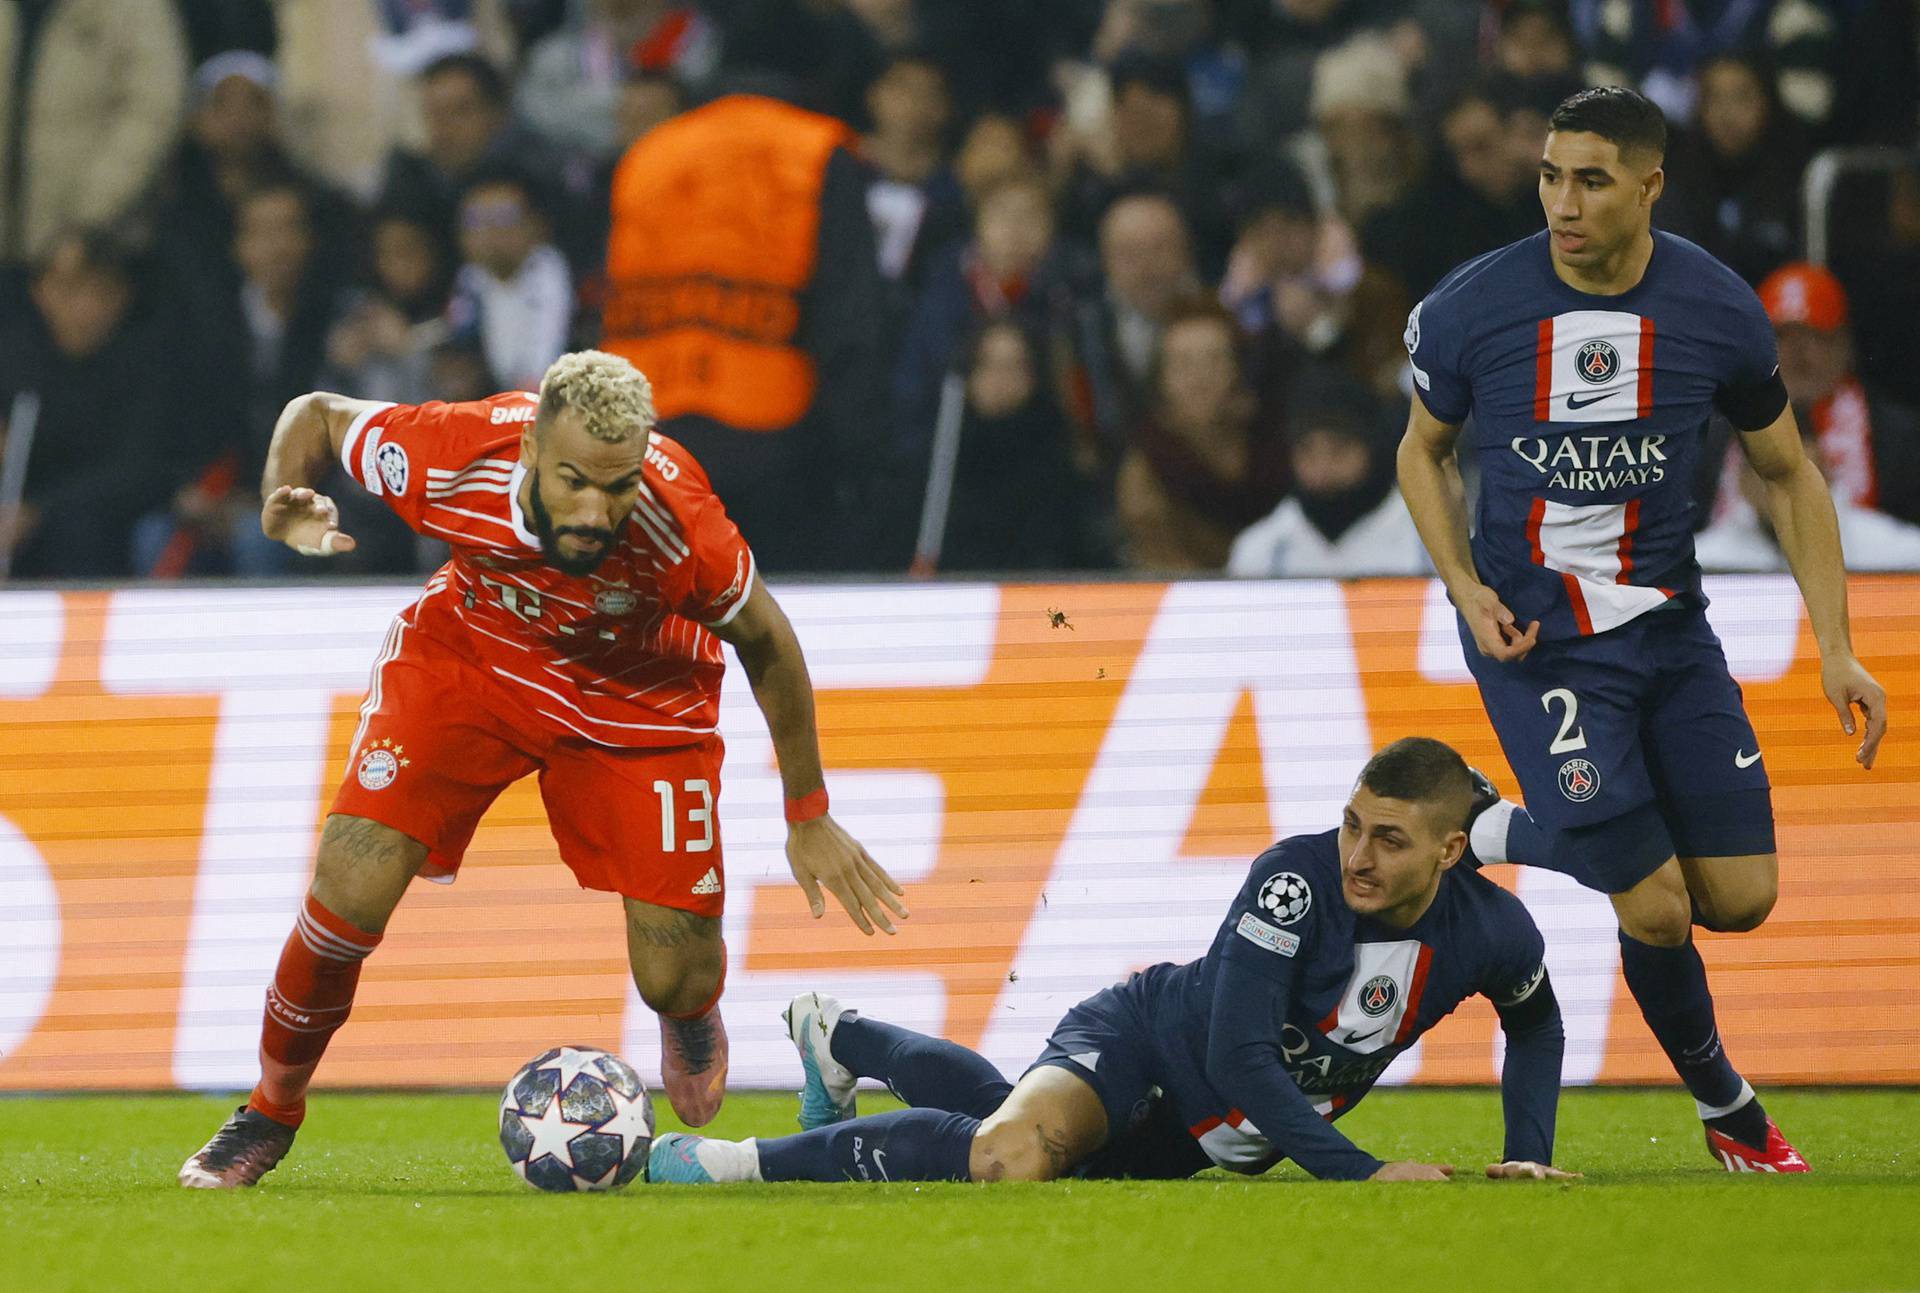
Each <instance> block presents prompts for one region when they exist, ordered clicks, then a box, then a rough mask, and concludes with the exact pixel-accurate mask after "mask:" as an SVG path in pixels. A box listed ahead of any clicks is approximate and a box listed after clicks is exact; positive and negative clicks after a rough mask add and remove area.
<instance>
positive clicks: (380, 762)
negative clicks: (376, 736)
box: [354, 740, 413, 790]
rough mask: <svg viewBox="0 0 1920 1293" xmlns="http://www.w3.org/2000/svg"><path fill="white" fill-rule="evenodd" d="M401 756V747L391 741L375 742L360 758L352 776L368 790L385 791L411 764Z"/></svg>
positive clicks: (402, 752)
mask: <svg viewBox="0 0 1920 1293" xmlns="http://www.w3.org/2000/svg"><path fill="white" fill-rule="evenodd" d="M403 754H404V751H403V750H402V749H401V747H400V746H398V745H395V744H394V743H393V742H391V741H385V740H382V741H375V742H374V743H373V744H372V745H369V746H368V747H367V749H366V752H365V753H363V754H362V755H361V756H360V762H359V764H358V765H357V766H356V767H355V769H354V775H355V776H356V777H358V778H359V780H360V784H361V785H362V786H364V787H366V788H367V789H368V790H385V789H386V788H387V787H388V786H390V785H392V784H393V779H394V778H395V777H397V776H399V775H400V769H402V768H404V767H406V766H407V764H409V763H411V762H413V760H411V759H408V758H405V757H403Z"/></svg>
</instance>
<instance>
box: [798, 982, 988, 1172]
mask: <svg viewBox="0 0 1920 1293" xmlns="http://www.w3.org/2000/svg"><path fill="white" fill-rule="evenodd" d="M833 1058H835V1059H837V1060H839V1061H840V1062H841V1063H842V1064H844V1065H846V1066H847V1067H848V1068H850V1069H852V1070H853V1071H854V1072H855V1073H856V1074H858V1075H859V1076H861V1077H869V1078H878V1079H879V1080H880V1081H882V1082H885V1083H886V1084H887V1086H888V1087H890V1088H891V1089H892V1091H893V1093H894V1094H895V1095H897V1096H899V1097H900V1098H901V1099H902V1100H904V1101H905V1102H906V1103H908V1104H910V1105H912V1106H913V1107H914V1108H916V1109H944V1110H946V1111H947V1112H949V1113H963V1114H966V1115H968V1116H969V1117H972V1118H976V1119H978V1118H985V1117H987V1116H988V1115H989V1114H991V1113H992V1112H993V1111H994V1110H996V1109H998V1108H999V1107H1000V1106H1001V1104H1002V1103H1003V1102H1005V1100H1006V1098H1007V1093H1008V1092H1010V1091H1012V1090H1013V1083H1011V1082H1009V1081H1007V1079H1006V1078H1005V1077H1004V1076H1002V1075H1001V1072H1000V1070H999V1069H997V1068H995V1067H994V1066H993V1064H992V1063H990V1062H989V1061H988V1060H987V1059H986V1058H985V1057H983V1056H980V1055H977V1054H975V1053H974V1052H973V1051H970V1050H968V1049H967V1048H966V1047H964V1046H961V1045H958V1044H957V1043H954V1042H949V1041H944V1040H942V1039H941V1038H938V1037H927V1036H925V1035H923V1034H921V1033H916V1032H912V1031H910V1030H908V1029H905V1028H900V1027H896V1026H895V1025H893V1024H884V1023H881V1022H880V1021H879V1020H877V1019H863V1018H861V1017H860V1016H859V1015H857V1014H855V1013H854V1012H852V1011H848V1012H847V1013H846V1014H844V1015H842V1016H840V1022H839V1023H838V1024H836V1025H835V1026H834V1030H833ZM916 1179H921V1178H916ZM927 1179H933V1178H927Z"/></svg>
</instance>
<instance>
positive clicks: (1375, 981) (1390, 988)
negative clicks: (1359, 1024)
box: [1360, 974, 1400, 1019]
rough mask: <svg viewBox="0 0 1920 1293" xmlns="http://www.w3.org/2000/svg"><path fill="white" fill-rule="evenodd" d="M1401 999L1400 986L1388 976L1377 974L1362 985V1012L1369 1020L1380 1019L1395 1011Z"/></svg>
mask: <svg viewBox="0 0 1920 1293" xmlns="http://www.w3.org/2000/svg"><path fill="white" fill-rule="evenodd" d="M1399 999H1400V985H1399V984H1397V983H1395V982H1394V981H1393V977H1392V976H1391V975H1387V974H1376V975H1374V976H1373V977H1372V978H1371V979H1368V980H1367V981H1366V982H1365V983H1363V984H1361V985H1360V1010H1361V1012H1362V1013H1363V1014H1365V1015H1366V1016H1367V1018H1369V1019H1378V1018H1379V1017H1380V1016H1381V1015H1384V1014H1386V1013H1387V1012H1388V1011H1389V1010H1392V1009H1393V1003H1394V1002H1395V1001H1398V1000H1399Z"/></svg>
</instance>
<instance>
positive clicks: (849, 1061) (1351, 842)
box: [648, 737, 1571, 1182]
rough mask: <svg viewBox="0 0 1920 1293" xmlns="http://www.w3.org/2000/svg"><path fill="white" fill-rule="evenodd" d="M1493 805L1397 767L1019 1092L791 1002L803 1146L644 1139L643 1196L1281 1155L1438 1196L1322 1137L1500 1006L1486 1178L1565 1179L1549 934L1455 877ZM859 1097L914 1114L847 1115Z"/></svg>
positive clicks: (1074, 1023) (1380, 775)
mask: <svg viewBox="0 0 1920 1293" xmlns="http://www.w3.org/2000/svg"><path fill="white" fill-rule="evenodd" d="M1482 784H1484V783H1482ZM1493 797H1494V796H1493V794H1492V790H1491V788H1490V787H1488V788H1486V790H1485V793H1484V798H1482V799H1480V801H1479V803H1478V804H1476V788H1475V779H1474V777H1473V775H1472V774H1471V773H1470V772H1469V770H1468V768H1467V765H1466V764H1465V763H1463V762H1461V760H1460V756H1459V755H1458V754H1456V753H1454V752H1453V750H1451V749H1449V748H1448V747H1447V746H1445V745H1442V744H1441V743H1440V742H1438V741H1432V740H1427V739H1425V738H1419V737H1414V738H1409V739H1407V740H1403V741H1397V742H1395V743H1394V744H1392V745H1390V746H1388V747H1387V748H1386V749H1384V750H1382V751H1380V753H1378V754H1376V755H1375V756H1374V757H1373V758H1372V760H1370V761H1369V762H1368V764H1367V766H1366V769H1365V770H1364V771H1363V772H1362V773H1361V774H1360V780H1359V784H1358V785H1357V786H1356V787H1355V789H1354V792H1353V796H1352V798H1351V799H1350V800H1349V801H1348V804H1347V808H1346V813H1345V817H1344V820H1343V823H1342V825H1341V826H1340V828H1339V829H1338V830H1333V831H1327V832H1325V833H1323V834H1319V835H1297V836H1294V837H1293V838H1291V839H1287V840H1283V841H1281V842H1280V843H1279V844H1276V845H1275V846H1274V847H1273V848H1271V849H1269V850H1267V851H1266V852H1265V853H1263V854H1261V855H1260V857H1259V858H1258V859H1257V860H1256V861H1255V862H1254V864H1253V869H1252V871H1251V872H1250V873H1249V874H1248V876H1247V881H1246V884H1245V885H1244V886H1243V887H1242V889H1241V890H1240V894H1239V896H1238V897H1237V898H1236V899H1235V900H1234V904H1233V908H1232V910H1231V911H1229V912H1228V914H1227V919H1226V920H1225V922H1223V923H1222V925H1221V926H1220V932H1219V933H1218V934H1217V935H1216V936H1215V937H1214V940H1213V947H1212V949H1211V950H1210V951H1208V953H1207V954H1206V955H1205V956H1203V957H1202V958H1200V959H1199V960H1197V961H1192V962H1189V963H1188V964H1186V965H1170V964H1162V965H1155V966H1152V967H1150V968H1148V969H1145V970H1142V971H1140V972H1139V973H1137V974H1135V975H1133V976H1132V977H1130V978H1129V979H1127V981H1126V982H1125V983H1123V984H1121V985H1119V986H1118V987H1114V988H1108V989H1106V990H1105V991H1103V992H1099V993H1096V994H1095V995H1094V996H1092V997H1089V998H1088V999H1087V1000H1086V1001H1083V1002H1081V1003H1080V1004H1079V1005H1078V1006H1075V1007H1074V1008H1073V1009H1072V1010H1070V1011H1068V1012H1067V1014H1066V1016H1065V1017H1064V1018H1062V1019H1061V1021H1060V1023H1059V1025H1058V1026H1057V1027H1056V1028H1055V1029H1054V1031H1053V1035H1052V1036H1051V1037H1050V1038H1049V1039H1048V1041H1047V1046H1046V1049H1045V1050H1044V1051H1043V1052H1042V1053H1041V1055H1040V1058H1039V1059H1038V1060H1036V1061H1035V1062H1034V1064H1033V1066H1032V1067H1031V1068H1029V1069H1028V1070H1027V1072H1026V1075H1025V1076H1024V1077H1022V1078H1021V1079H1020V1081H1019V1082H1018V1083H1017V1084H1014V1085H1009V1084H1008V1083H1007V1081H1006V1080H1005V1079H1004V1078H1003V1077H1002V1076H1001V1075H1000V1071H999V1070H998V1069H997V1068H995V1067H994V1066H993V1065H992V1064H991V1063H989V1062H988V1061H987V1060H985V1059H984V1058H982V1057H981V1056H979V1055H976V1054H975V1053H973V1052H972V1051H970V1050H967V1049H965V1048H964V1047H961V1046H957V1045H955V1044H953V1043H952V1042H946V1041H941V1040H939V1039H937V1038H932V1037H923V1036H921V1035H919V1034H917V1033H912V1032H908V1031H907V1030H906V1029H904V1028H896V1027H893V1026H892V1025H890V1024H883V1023H880V1022H878V1021H877V1020H871V1019H863V1018H861V1017H860V1016H859V1015H857V1014H856V1013H854V1012H853V1011H851V1010H843V1009H841V1008H840V1006H839V1005H838V1003H836V1002H834V1001H833V1000H832V999H831V998H828V997H821V996H817V995H814V994H807V995H805V996H802V997H800V998H799V999H797V1000H796V1001H795V1002H794V1004H793V1006H792V1007H790V1008H789V1012H788V1027H789V1029H790V1031H791V1033H792V1035H793V1039H794V1042H795V1044H796V1045H797V1046H798V1047H799V1049H800V1061H801V1067H802V1068H803V1070H804V1071H805V1074H806V1089H805V1090H804V1091H802V1092H801V1115H800V1120H801V1125H802V1126H803V1127H808V1128H810V1130H807V1131H803V1132H801V1133H800V1134H799V1135H797V1136H785V1137H781V1138H780V1139H777V1140H744V1141H723V1140H715V1139H712V1138H707V1137H701V1136H695V1135H688V1134H683V1133H669V1134H667V1135H664V1136H661V1137H660V1138H659V1139H658V1140H656V1141H655V1142H654V1148H653V1152H652V1156H651V1158H650V1160H649V1163H648V1174H649V1179H651V1180H654V1181H667V1182H714V1181H842V1180H861V1181H879V1180H889V1181H904V1180H915V1181H928V1180H932V1181H1000V1180H1025V1181H1045V1180H1052V1179H1054V1178H1055V1177H1060V1176H1066V1175H1070V1174H1074V1173H1080V1174H1083V1175H1109V1176H1114V1175H1126V1176H1143V1177H1157V1178H1175V1177H1185V1176H1191V1175H1193V1174H1194V1173H1195V1172H1198V1171H1200V1170H1202V1169H1204V1168H1206V1167H1209V1166H1212V1165H1215V1164H1217V1165H1219V1166H1221V1167H1225V1168H1228V1169H1229V1170H1232V1171H1235V1172H1243V1173H1256V1172H1263V1171H1265V1170H1266V1169H1268V1168H1269V1167H1272V1166H1273V1165H1274V1164H1275V1163H1277V1162H1279V1161H1280V1160H1281V1159H1282V1158H1291V1159H1293V1160H1294V1161H1295V1162H1296V1163H1299V1164H1300V1165H1301V1166H1302V1167H1304V1168H1306V1169H1307V1171H1309V1172H1311V1173H1313V1174H1314V1175H1315V1176H1318V1177H1330V1178H1334V1179H1339V1180H1355V1181H1357V1180H1367V1179H1371V1180H1381V1181H1439V1180H1444V1179H1446V1178H1447V1177H1448V1176H1449V1175H1451V1174H1452V1172H1453V1169H1452V1168H1451V1167H1448V1166H1439V1165H1434V1164H1430V1163H1417V1162H1395V1163H1383V1162H1381V1161H1380V1160H1379V1159H1378V1158H1375V1157H1374V1156H1373V1155H1372V1154H1369V1153H1367V1152H1366V1151H1365V1150H1363V1149H1360V1148H1359V1147H1357V1146H1355V1145H1354V1144H1353V1142H1352V1141H1350V1140H1348V1139H1347V1138H1346V1137H1345V1136H1343V1135H1342V1134H1341V1133H1340V1132H1339V1130H1338V1129H1337V1128H1335V1127H1334V1126H1333V1125H1332V1120H1333V1119H1336V1118H1338V1117H1340V1115H1342V1114H1344V1113H1346V1112H1347V1111H1348V1110H1350V1109H1352V1108H1353V1106H1354V1105H1355V1104H1357V1103H1358V1102H1359V1100H1360V1098H1361V1097H1362V1096H1364V1095H1365V1094H1366V1093H1367V1091H1368V1090H1369V1089H1370V1088H1371V1087H1372V1086H1373V1084H1374V1082H1375V1081H1376V1080H1377V1079H1378V1078H1379V1076H1380V1074H1381V1072H1382V1070H1384V1069H1385V1068H1386V1067H1387V1065H1388V1064H1389V1063H1391V1062H1392V1060H1393V1057H1394V1056H1396V1055H1398V1054H1400V1052H1402V1051H1404V1050H1405V1049H1407V1048H1408V1047H1409V1046H1411V1045H1413V1044H1414V1042H1415V1041H1416V1040H1417V1039H1418V1038H1419V1037H1420V1035H1421V1034H1422V1033H1424V1032H1426V1031H1427V1030H1428V1029H1429V1028H1431V1027H1433V1026H1434V1025H1435V1024H1437V1023H1438V1022H1439V1021H1440V1020H1441V1019H1443V1018H1445V1017H1446V1016H1447V1015H1448V1014H1449V1013H1450V1012H1452V1010H1453V1009H1454V1007H1455V1006H1457V1005H1459V1004H1460V1002H1461V1001H1463V1000H1465V999H1466V998H1467V997H1469V996H1472V995H1474V994H1476V993H1478V994H1483V995H1485V996H1488V997H1490V998H1492V1000H1493V1003H1494V1008H1495V1009H1496V1010H1497V1011H1498V1012H1499V1014H1500V1021H1501V1026H1502V1028H1503V1029H1504V1030H1505V1032H1506V1036H1507V1057H1506V1066H1505V1069H1504V1071H1503V1072H1502V1075H1501V1097H1502V1102H1503V1105H1504V1107H1505V1111H1506V1128H1507V1130H1506V1149H1505V1151H1504V1153H1503V1155H1502V1160H1503V1161H1502V1162H1500V1163H1496V1164H1494V1165H1493V1166H1492V1167H1489V1168H1488V1169H1487V1172H1488V1175H1490V1176H1496V1177H1504V1176H1512V1177H1531V1178H1535V1179H1540V1178H1545V1177H1556V1178H1564V1177H1567V1176H1569V1175H1571V1174H1570V1173H1566V1172H1561V1171H1558V1170H1556V1169H1554V1168H1552V1167H1550V1166H1549V1164H1550V1163H1551V1162H1552V1159H1553V1129H1554V1115H1555V1111H1556V1109H1557V1108H1558V1104H1559V1098H1560V1059H1561V1051H1562V1047H1563V1036H1562V1031H1561V1025H1560V1010H1559V1007H1558V1005H1557V1004H1556V1003H1555V1001H1554V997H1553V988H1552V985H1551V984H1550V983H1549V982H1548V981H1547V970H1546V965H1545V963H1544V961H1543V960H1542V954H1543V951H1544V947H1543V944H1542V942H1541V938H1540V932H1539V930H1538V929H1536V928H1535V927H1534V923H1533V918H1532V917H1531V916H1529V915H1528V914H1527V909H1526V908H1525V907H1524V906H1522V905H1521V903H1520V900H1519V899H1518V898H1516V897H1514V896H1513V895H1512V894H1510V893H1508V892H1507V891H1505V890H1504V889H1501V888H1500V887H1499V886H1498V885H1496V884H1494V883H1493V882H1492V881H1491V880H1488V879H1486V878H1485V877H1483V876H1481V875H1480V874H1479V873H1478V872H1477V871H1476V870H1475V869H1473V868H1472V867H1456V866H1455V864H1456V863H1457V862H1459V861H1460V860H1461V856H1462V852H1463V850H1464V849H1465V847H1466V844H1467V835H1466V827H1467V823H1468V819H1469V815H1470V814H1471V813H1472V812H1473V810H1474V808H1475V807H1476V806H1484V804H1485V803H1486V802H1491V801H1492V799H1493ZM860 1077H872V1078H878V1079H880V1080H882V1081H884V1082H885V1083H887V1085H888V1086H890V1087H891V1088H892V1089H893V1091H894V1092H895V1093H896V1094H897V1095H899V1096H900V1098H901V1099H903V1100H905V1101H907V1103H909V1104H911V1105H913V1106H914V1107H913V1108H911V1109H905V1110H901V1111H898V1112H895V1113H883V1114H878V1115H876V1116H873V1117H866V1118H857V1117H854V1081H855V1079H857V1078H860ZM1169 1125H1171V1126H1172V1128H1173V1130H1174V1132H1175V1133H1176V1134H1172V1135H1169V1134H1167V1133H1168V1128H1169Z"/></svg>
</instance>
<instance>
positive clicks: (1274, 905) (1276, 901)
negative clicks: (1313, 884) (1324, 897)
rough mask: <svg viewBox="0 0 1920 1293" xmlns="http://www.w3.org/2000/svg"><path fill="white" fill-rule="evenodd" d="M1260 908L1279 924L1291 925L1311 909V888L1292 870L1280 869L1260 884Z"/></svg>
mask: <svg viewBox="0 0 1920 1293" xmlns="http://www.w3.org/2000/svg"><path fill="white" fill-rule="evenodd" d="M1259 901H1260V910H1262V911H1264V912H1266V913H1267V915H1268V916H1270V917H1272V918H1273V920H1274V921H1275V922H1276V923H1278V924H1281V925H1291V924H1293V923H1294V922H1296V921H1298V920H1299V919H1300V918H1301V917H1302V916H1305V915H1306V914H1307V913H1308V912H1309V911H1311V910H1312V909H1313V890H1312V889H1310V888H1308V887H1307V882H1306V880H1305V879H1303V878H1302V877H1300V876H1298V875H1296V874H1294V873H1293V872H1292V871H1282V872H1281V873H1280V874H1279V875H1276V876H1273V877H1270V878H1269V879H1268V880H1267V882H1266V883H1265V884H1263V885H1261V886H1260V900H1259Z"/></svg>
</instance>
